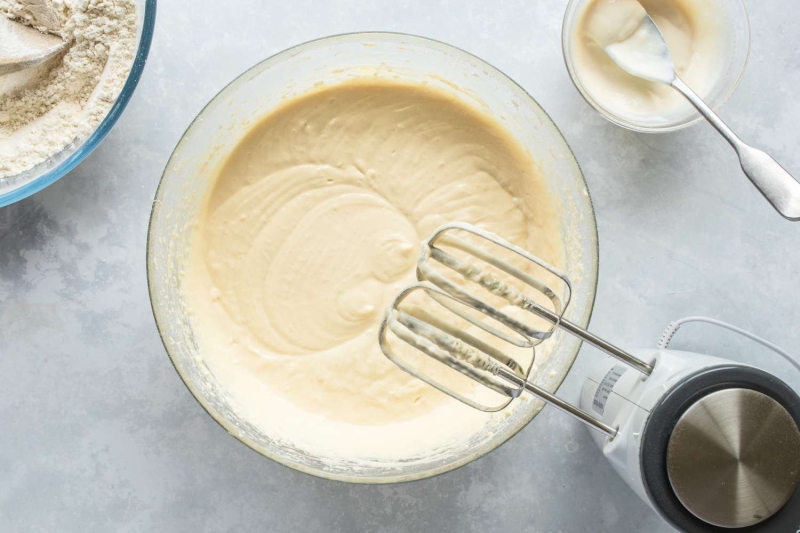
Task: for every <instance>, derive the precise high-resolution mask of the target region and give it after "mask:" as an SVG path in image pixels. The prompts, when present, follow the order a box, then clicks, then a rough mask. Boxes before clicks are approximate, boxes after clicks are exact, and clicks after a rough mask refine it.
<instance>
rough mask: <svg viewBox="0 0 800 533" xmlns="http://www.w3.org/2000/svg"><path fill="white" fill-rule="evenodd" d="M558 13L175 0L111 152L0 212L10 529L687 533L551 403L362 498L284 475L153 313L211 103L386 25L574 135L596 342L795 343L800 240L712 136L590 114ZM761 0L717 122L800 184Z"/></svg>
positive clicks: (5, 515) (791, 46)
mask: <svg viewBox="0 0 800 533" xmlns="http://www.w3.org/2000/svg"><path fill="white" fill-rule="evenodd" d="M565 4H566V2H565V1H564V0H536V1H531V0H515V1H505V2H498V3H495V2H480V1H476V0H470V1H461V2H455V1H452V0H449V1H441V2H426V1H422V0H417V1H409V0H401V1H388V0H374V1H371V2H354V1H337V2H319V1H314V0H294V1H292V2H273V1H269V2H265V1H261V0H231V1H229V2H216V1H210V0H196V1H194V2H190V3H187V2H177V1H174V0H162V2H160V4H159V8H158V14H157V22H156V34H155V39H154V41H153V48H152V51H151V54H150V58H149V60H148V64H147V67H146V69H145V72H144V76H143V78H142V80H141V83H140V85H139V88H138V90H137V91H136V94H135V95H134V96H133V99H132V100H131V103H130V105H129V107H128V109H127V111H126V112H125V114H124V115H123V116H122V118H121V119H120V121H119V123H118V124H117V125H116V127H115V128H114V130H113V131H112V132H111V134H110V135H109V137H108V138H107V140H106V141H105V142H104V143H103V144H102V145H101V146H100V147H99V148H98V149H97V150H96V151H95V152H94V153H93V154H92V155H91V156H90V157H89V158H88V159H87V160H86V161H85V162H84V163H83V164H82V165H80V167H78V168H77V169H75V170H74V171H73V172H71V173H70V174H69V175H68V176H66V177H65V178H63V179H62V180H60V181H59V182H57V183H56V184H55V185H53V186H51V187H50V188H48V189H46V190H44V191H43V192H40V193H38V194H36V195H35V196H33V197H31V198H28V199H27V200H24V201H22V202H19V203H17V204H15V205H12V206H10V207H6V208H3V209H0V531H4V532H5V531H9V532H11V531H14V532H17V531H81V532H106V531H187V532H189V531H191V532H203V531H209V532H210V531H213V532H220V531H248V530H258V531H291V530H299V531H304V532H308V533H315V532H328V531H341V532H353V531H407V532H412V531H414V532H416V531H441V532H449V531H453V532H469V531H476V532H486V531H531V532H534V531H535V532H548V533H557V532H583V531H587V532H588V531H592V532H620V533H625V532H631V533H634V532H642V531H647V532H652V533H666V532H668V531H671V529H670V527H669V526H667V525H666V524H665V523H664V522H662V521H661V519H659V518H658V517H657V516H656V515H655V514H654V513H653V512H652V511H651V510H650V509H649V508H648V507H647V506H646V505H645V504H644V503H642V502H641V501H639V500H638V499H637V497H636V496H634V494H633V493H632V492H631V491H630V490H629V489H628V488H627V486H626V485H625V484H624V483H623V481H622V480H621V479H620V478H619V477H618V476H617V475H616V474H615V473H614V472H613V471H612V469H611V467H610V466H609V464H608V463H607V462H606V461H604V460H603V459H602V457H601V455H600V453H599V452H598V450H597V448H596V447H595V446H594V444H593V443H592V442H591V441H590V438H589V435H588V433H587V431H586V430H585V429H584V428H583V427H581V426H580V425H579V424H578V423H577V422H574V421H572V420H571V419H568V418H566V417H564V416H563V415H561V414H560V413H558V412H554V411H553V410H552V409H545V411H544V412H543V413H542V414H541V415H540V416H539V417H537V418H536V419H535V420H534V422H533V423H532V424H531V425H530V426H529V427H528V428H527V429H525V430H524V431H523V432H521V433H520V434H519V435H518V436H517V437H515V438H514V439H512V440H511V441H510V442H509V443H507V444H506V445H505V446H502V447H501V448H500V449H498V450H497V451H495V452H494V453H492V454H490V455H489V456H487V457H485V458H483V459H481V460H479V461H477V462H475V463H472V464H470V465H468V466H466V467H464V468H461V469H460V470H457V471H455V472H452V473H449V474H446V475H443V476H440V477H437V478H434V479H430V480H426V481H420V482H415V483H411V484H403V485H398V486H377V487H370V486H351V485H345V484H340V483H334V482H329V481H324V480H320V479H316V478H312V477H309V476H306V475H303V474H300V473H297V472H294V471H292V470H289V469H287V468H285V467H282V466H280V465H278V464H275V463H272V462H270V461H269V460H267V459H264V458H263V457H261V456H259V455H258V454H256V453H255V452H253V451H251V450H249V449H248V448H246V447H245V446H243V445H242V444H240V443H239V442H238V441H237V440H235V439H234V438H232V437H230V436H229V435H227V434H226V433H225V431H224V430H223V429H222V428H220V427H219V426H218V425H217V424H216V423H215V422H214V421H213V420H212V419H211V418H210V417H209V416H208V415H206V413H205V412H204V411H203V410H202V409H201V407H200V406H199V405H198V404H197V403H196V402H195V400H194V399H193V398H192V397H191V395H190V394H189V393H188V391H187V390H186V389H185V388H184V386H183V384H182V383H181V381H180V379H179V378H178V376H177V374H176V373H175V371H174V370H173V368H172V365H171V364H170V362H169V360H168V358H167V356H166V353H165V351H164V348H163V347H162V345H161V341H160V339H159V337H158V333H157V332H156V328H155V325H154V323H153V318H152V315H151V312H150V305H149V301H148V297H147V287H146V280H145V261H144V259H145V239H146V227H147V221H148V216H149V214H150V206H151V202H152V199H153V195H154V193H155V190H156V185H157V184H158V180H159V178H160V176H161V172H162V170H163V168H164V166H165V164H166V161H167V158H168V157H169V155H170V153H171V151H172V149H173V147H174V146H175V144H176V143H177V141H178V139H179V138H180V136H181V134H182V133H183V131H184V129H185V128H186V127H187V126H188V124H189V122H190V121H191V120H192V119H193V118H194V116H195V115H196V114H197V113H198V112H199V110H200V109H201V108H202V106H203V105H204V104H205V103H206V102H207V101H208V100H209V99H210V98H211V97H213V96H214V94H216V92H217V91H218V90H219V89H221V88H222V87H223V86H224V85H225V84H226V83H227V82H229V81H230V80H231V79H233V78H234V77H235V76H237V75H238V74H239V73H241V72H242V71H243V70H245V69H246V68H248V67H250V66H251V65H253V64H254V63H256V62H258V61H259V60H261V59H263V58H265V57H267V56H269V55H271V54H273V53H275V52H277V51H279V50H282V49H284V48H286V47H288V46H290V45H293V44H297V43H300V42H302V41H305V40H309V39H312V38H316V37H321V36H324V35H328V34H333V33H341V32H350V31H357V30H393V31H403V32H410V33H415V34H420V35H424V36H428V37H433V38H436V39H440V40H443V41H446V42H449V43H451V44H454V45H456V46H459V47H461V48H464V49H466V50H468V51H470V52H473V53H475V54H476V55H478V56H480V57H482V58H484V59H486V60H487V61H489V62H490V63H492V64H494V65H495V66H497V67H498V68H500V69H501V70H503V71H504V72H506V73H507V74H509V75H510V76H511V77H512V78H514V79H515V80H517V81H518V82H520V83H521V85H522V86H523V87H525V88H526V89H527V90H529V91H530V93H531V94H533V96H534V97H535V98H536V99H537V100H538V101H539V102H540V103H541V104H542V106H543V107H544V108H545V109H546V110H547V111H548V112H549V113H550V114H551V116H552V117H553V119H554V120H555V122H556V123H557V124H558V125H559V126H560V127H561V129H562V131H563V132H564V135H565V137H566V138H567V141H568V142H569V143H570V144H571V146H572V148H573V149H574V151H575V153H576V155H577V157H578V159H579V161H580V163H581V165H582V166H583V169H584V172H585V174H586V179H587V181H588V183H589V188H590V190H591V193H592V196H593V198H594V202H595V206H596V209H597V219H598V224H599V229H600V251H601V253H600V259H601V261H600V286H599V293H598V299H597V305H596V309H595V314H594V319H593V321H592V327H593V329H594V330H595V331H596V332H597V333H599V334H601V335H606V336H608V337H609V338H610V339H612V340H614V341H616V342H617V343H618V344H620V345H622V346H625V347H645V346H652V345H653V344H654V343H655V342H656V341H657V339H658V337H659V334H660V332H661V330H662V329H663V327H664V326H665V325H666V324H667V323H668V322H669V321H671V320H673V319H676V318H680V317H682V316H685V315H691V314H705V315H710V316H713V317H717V318H720V319H723V320H726V321H729V322H732V323H735V324H738V325H740V326H743V327H745V328H747V329H750V330H752V331H755V332H757V333H759V334H761V335H763V336H765V337H766V338H768V339H770V340H772V341H773V342H775V343H777V344H779V345H781V346H783V347H785V348H787V349H789V350H797V347H798V341H800V325H798V324H800V320H798V318H799V315H800V305H798V302H800V225H797V224H794V225H793V224H792V223H789V222H785V221H784V220H783V219H781V218H780V217H779V216H778V215H777V214H776V213H775V212H774V211H773V210H772V208H771V207H770V206H769V205H768V204H767V203H766V201H765V200H763V198H761V196H760V195H759V194H758V192H757V191H756V190H755V189H754V188H753V187H752V186H751V185H750V184H749V183H748V182H747V180H746V179H745V177H744V176H743V175H742V174H741V172H740V170H739V168H738V165H737V162H736V159H735V156H734V154H733V153H732V152H731V150H730V149H729V148H728V146H727V145H726V144H725V143H724V141H723V140H722V139H721V138H719V137H718V136H717V134H716V133H715V132H714V131H713V130H712V129H711V127H710V126H708V125H705V124H703V125H699V126H695V127H693V128H691V129H689V130H685V131H681V132H678V133H674V134H667V135H661V136H648V135H641V134H635V133H631V132H628V131H625V130H622V129H620V128H617V127H615V126H613V125H611V124H610V123H608V122H606V121H604V119H602V118H601V117H600V116H599V115H597V114H596V113H594V112H593V111H592V110H591V109H590V108H589V107H588V106H587V104H585V103H584V101H583V100H582V99H581V98H580V96H579V95H578V93H577V91H576V90H575V89H574V87H573V86H572V84H571V82H570V80H569V77H568V76H567V72H566V69H565V67H564V64H563V61H562V57H561V47H560V27H561V17H562V15H563V11H564V8H565ZM223 5H224V6H227V7H226V8H221V7H220V6H223ZM748 7H749V8H750V11H751V24H752V33H753V44H752V53H751V59H750V64H749V67H748V70H747V73H746V75H745V77H744V80H743V82H742V84H741V86H740V88H739V89H738V91H737V93H736V94H735V95H734V97H733V98H732V99H731V100H730V101H729V103H728V104H727V105H726V106H725V107H724V109H723V113H722V114H723V116H724V117H725V118H727V119H728V120H729V122H730V123H731V125H732V126H733V127H734V129H736V130H737V131H738V132H740V133H741V135H742V136H743V137H744V138H745V139H747V140H750V141H752V142H753V143H755V144H758V145H760V146H763V147H769V149H770V151H771V152H772V153H773V154H774V155H775V157H776V158H777V159H779V160H780V161H781V162H782V163H783V164H784V165H785V166H786V167H787V168H790V169H793V170H794V171H795V172H800V150H798V139H800V127H798V121H800V100H799V99H798V98H797V97H796V94H797V87H800V68H799V67H800V64H799V62H800V50H798V46H800V33H798V32H797V31H796V28H797V27H800V10H798V9H796V8H795V7H794V2H790V1H789V0H773V1H770V2H756V1H755V0H750V1H749V2H748ZM674 346H675V347H678V348H682V349H689V350H696V351H705V352H708V353H712V354H716V355H722V356H727V357H730V358H732V359H735V360H741V361H748V362H753V363H755V364H758V365H761V366H763V367H765V368H767V369H768V370H771V371H773V372H776V373H778V374H779V375H780V376H782V377H784V378H785V379H786V380H787V381H789V382H790V383H792V384H793V385H794V386H795V387H800V377H798V376H796V375H793V374H792V373H791V371H790V367H789V366H788V365H786V364H784V363H781V362H778V361H775V359H774V358H773V357H772V356H771V355H770V354H769V353H768V352H766V351H765V350H764V349H762V348H760V347H759V346H757V345H753V344H751V343H748V342H747V341H744V340H740V339H738V338H736V337H733V336H732V335H731V334H728V333H724V332H718V331H716V330H711V329H708V328H707V327H705V326H701V325H697V326H694V325H693V326H687V327H686V328H685V331H682V333H681V334H680V337H679V338H677V340H676V341H675V344H674ZM599 357H600V356H599V355H598V354H597V353H596V352H595V351H593V350H592V349H590V348H588V347H584V349H583V350H582V352H581V355H580V356H579V359H578V362H577V364H576V366H575V369H574V371H573V372H572V373H571V374H570V376H569V378H568V380H567V382H566V383H565V385H564V386H563V387H562V389H561V391H560V393H561V394H562V395H563V396H565V397H567V398H571V399H574V398H576V397H577V393H578V390H579V387H580V385H581V383H582V377H583V376H585V374H586V372H587V371H588V369H589V367H590V366H591V364H592V363H593V362H594V361H596V360H597V359H598V358H599Z"/></svg>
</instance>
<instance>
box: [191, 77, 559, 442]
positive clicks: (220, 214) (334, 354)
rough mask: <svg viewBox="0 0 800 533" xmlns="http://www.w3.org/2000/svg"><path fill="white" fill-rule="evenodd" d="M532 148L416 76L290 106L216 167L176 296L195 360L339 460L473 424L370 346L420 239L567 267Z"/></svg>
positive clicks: (478, 421) (252, 405) (291, 434)
mask: <svg viewBox="0 0 800 533" xmlns="http://www.w3.org/2000/svg"><path fill="white" fill-rule="evenodd" d="M556 209H557V206H556V205H555V204H554V203H553V201H552V200H551V198H550V197H549V195H548V194H547V191H546V188H545V185H544V182H543V181H542V180H541V178H540V177H539V176H538V175H537V170H536V165H535V164H534V162H533V161H532V160H531V158H530V156H529V155H528V153H527V152H526V151H525V150H524V149H523V148H522V147H520V146H519V145H518V143H517V142H516V141H515V140H514V139H513V138H512V137H511V136H510V135H509V133H507V132H506V130H505V129H504V128H503V127H502V126H500V125H499V124H498V123H497V122H496V121H495V120H493V119H492V118H491V117H489V116H486V115H485V114H484V113H482V112H481V111H479V110H477V109H475V108H473V107H471V106H469V105H467V104H465V103H463V102H462V101H461V100H460V99H458V98H457V97H455V96H453V95H451V94H448V93H445V92H442V91H440V90H438V89H433V88H430V87H427V86H424V85H410V84H403V83H399V82H397V83H396V82H387V81H378V80H371V81H353V82H348V83H344V84H341V85H336V86H331V87H326V88H320V89H318V90H316V91H314V92H312V93H310V94H306V95H304V96H302V97H299V98H296V99H293V100H290V101H288V102H286V103H285V104H283V105H282V106H281V107H279V108H278V109H277V110H275V111H274V112H272V113H271V114H269V115H268V116H266V117H265V118H263V119H262V120H261V121H260V122H259V123H257V124H256V125H255V126H254V127H253V128H252V130H251V131H249V132H248V133H247V135H246V136H245V137H244V138H243V139H242V141H241V142H240V143H239V144H238V146H237V147H236V148H235V149H234V150H233V152H232V153H231V154H230V156H229V158H228V159H227V161H226V162H225V163H224V164H223V165H222V167H221V169H220V171H219V175H218V177H217V179H216V183H215V184H214V185H213V187H212V189H211V190H210V192H209V195H208V199H207V204H206V207H205V208H204V209H203V210H202V211H201V214H200V215H199V218H198V219H197V221H196V227H195V230H194V234H193V239H192V247H191V251H190V253H191V261H190V266H189V269H188V270H187V272H186V273H185V274H184V277H183V281H182V291H183V294H184V298H185V302H186V305H187V308H188V310H189V313H190V316H191V319H192V325H193V330H194V331H195V332H196V337H197V340H198V343H199V345H200V352H201V354H202V357H203V359H204V361H205V363H206V365H207V367H208V369H209V370H210V371H211V373H212V374H213V375H214V376H215V378H216V379H217V381H218V382H219V383H220V384H221V385H222V387H223V388H224V389H225V390H226V391H227V393H228V394H229V395H230V397H231V399H232V400H233V402H234V404H235V405H236V406H237V408H238V409H239V410H240V411H241V413H242V414H243V415H244V416H245V417H246V418H247V419H248V420H250V421H252V422H253V423H254V424H255V425H256V426H258V427H260V428H261V429H262V430H263V431H265V432H266V433H268V434H269V435H271V436H276V437H278V438H280V439H283V440H284V441H285V442H287V443H288V444H291V445H292V446H295V447H300V448H302V449H306V450H311V451H313V450H315V449H317V450H319V449H322V450H324V451H325V454H326V455H327V456H330V455H337V456H341V457H343V458H356V457H359V458H363V457H390V458H394V457H396V458H405V457H411V456H414V455H421V454H427V453H432V452H433V451H434V450H437V449H441V448H442V447H447V446H451V445H453V443H455V442H457V441H459V440H462V441H463V439H464V438H466V437H469V436H471V435H475V434H478V433H480V431H481V430H482V428H484V427H485V425H486V423H487V421H488V420H489V416H490V415H486V414H485V413H481V412H478V411H475V410H473V409H471V408H469V407H467V406H465V405H462V404H460V403H459V402H457V401H456V400H453V399H451V398H449V397H447V396H445V395H444V394H442V393H440V392H439V391H437V390H435V389H433V388H432V387H430V386H428V385H426V384H425V383H423V382H421V381H419V380H417V379H415V378H413V377H411V376H409V375H407V374H405V373H404V372H402V371H401V370H400V369H399V368H398V367H396V366H395V365H394V364H393V363H391V362H390V361H389V360H388V359H386V358H385V357H384V356H383V354H382V353H381V351H380V348H379V346H378V342H377V334H378V333H377V332H378V328H379V325H380V321H381V319H382V317H383V313H384V311H385V309H386V307H387V306H388V305H389V303H390V302H391V301H392V300H393V299H394V298H395V297H396V296H397V294H398V293H399V292H400V290H402V289H403V288H404V287H406V286H407V285H409V284H410V283H413V282H414V281H415V279H416V278H415V264H416V259H417V257H418V254H419V250H420V246H419V245H420V242H421V241H422V240H424V239H425V238H426V237H428V236H429V235H430V234H431V233H433V231H434V230H435V229H436V228H438V227H439V226H441V225H442V224H444V223H446V222H451V221H462V222H467V223H472V224H476V225H479V226H481V227H483V228H486V229H487V230H489V231H492V232H494V233H496V234H498V235H502V236H503V237H504V238H506V239H508V240H510V241H512V242H514V243H515V244H518V245H520V246H523V247H525V248H527V249H530V250H532V251H535V253H536V254H537V255H539V256H541V257H542V258H543V259H545V260H547V261H550V262H552V263H555V264H561V263H563V249H562V242H561V233H560V228H559V227H558V221H557V220H558V219H557V213H556Z"/></svg>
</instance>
